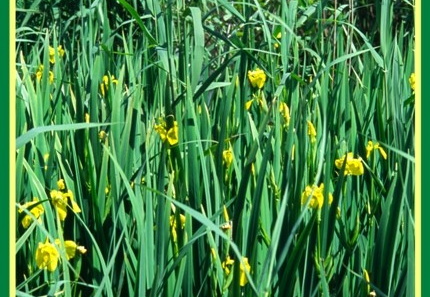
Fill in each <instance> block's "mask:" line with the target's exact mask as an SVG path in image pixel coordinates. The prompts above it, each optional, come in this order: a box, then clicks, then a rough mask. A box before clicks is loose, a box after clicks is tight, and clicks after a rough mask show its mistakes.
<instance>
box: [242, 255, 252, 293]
mask: <svg viewBox="0 0 430 297" xmlns="http://www.w3.org/2000/svg"><path fill="white" fill-rule="evenodd" d="M242 261H243V264H242V263H240V267H239V268H240V276H239V284H240V286H241V287H243V286H245V285H246V284H247V283H248V277H247V276H246V274H245V271H246V272H248V273H250V272H251V265H249V263H248V258H247V257H242Z"/></svg>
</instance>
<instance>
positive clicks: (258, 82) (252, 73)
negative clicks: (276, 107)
mask: <svg viewBox="0 0 430 297" xmlns="http://www.w3.org/2000/svg"><path fill="white" fill-rule="evenodd" d="M266 78H267V77H266V74H265V73H264V71H263V70H261V69H259V68H256V69H255V70H249V71H248V80H249V82H250V83H251V86H252V87H254V88H259V89H262V88H263V87H264V83H265V82H266Z"/></svg>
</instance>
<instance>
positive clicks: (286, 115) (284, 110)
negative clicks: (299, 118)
mask: <svg viewBox="0 0 430 297" xmlns="http://www.w3.org/2000/svg"><path fill="white" fill-rule="evenodd" d="M279 112H280V113H281V116H282V118H283V119H284V124H283V126H284V127H286V128H288V125H289V124H290V109H289V108H288V105H287V104H286V103H285V102H282V101H281V102H279Z"/></svg>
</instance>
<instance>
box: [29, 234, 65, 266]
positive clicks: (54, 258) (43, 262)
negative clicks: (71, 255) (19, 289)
mask: <svg viewBox="0 0 430 297" xmlns="http://www.w3.org/2000/svg"><path fill="white" fill-rule="evenodd" d="M35 258H36V265H37V267H39V269H47V270H48V271H51V272H52V271H54V270H55V269H57V266H58V261H59V260H60V253H59V252H58V250H57V247H56V246H55V245H54V244H53V243H51V242H49V241H48V239H46V242H45V243H43V242H39V245H38V246H37V250H36V255H35Z"/></svg>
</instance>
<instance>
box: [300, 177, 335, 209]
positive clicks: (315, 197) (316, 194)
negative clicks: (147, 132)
mask: <svg viewBox="0 0 430 297" xmlns="http://www.w3.org/2000/svg"><path fill="white" fill-rule="evenodd" d="M309 197H310V201H309V205H308V206H309V207H310V208H318V209H321V208H322V206H323V205H324V184H323V183H321V184H320V186H319V187H317V186H316V185H313V186H306V188H305V190H304V191H303V193H302V199H301V200H302V205H304V204H306V202H307V201H308V199H309ZM332 202H333V195H332V194H331V193H329V194H328V204H331V203H332Z"/></svg>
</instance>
